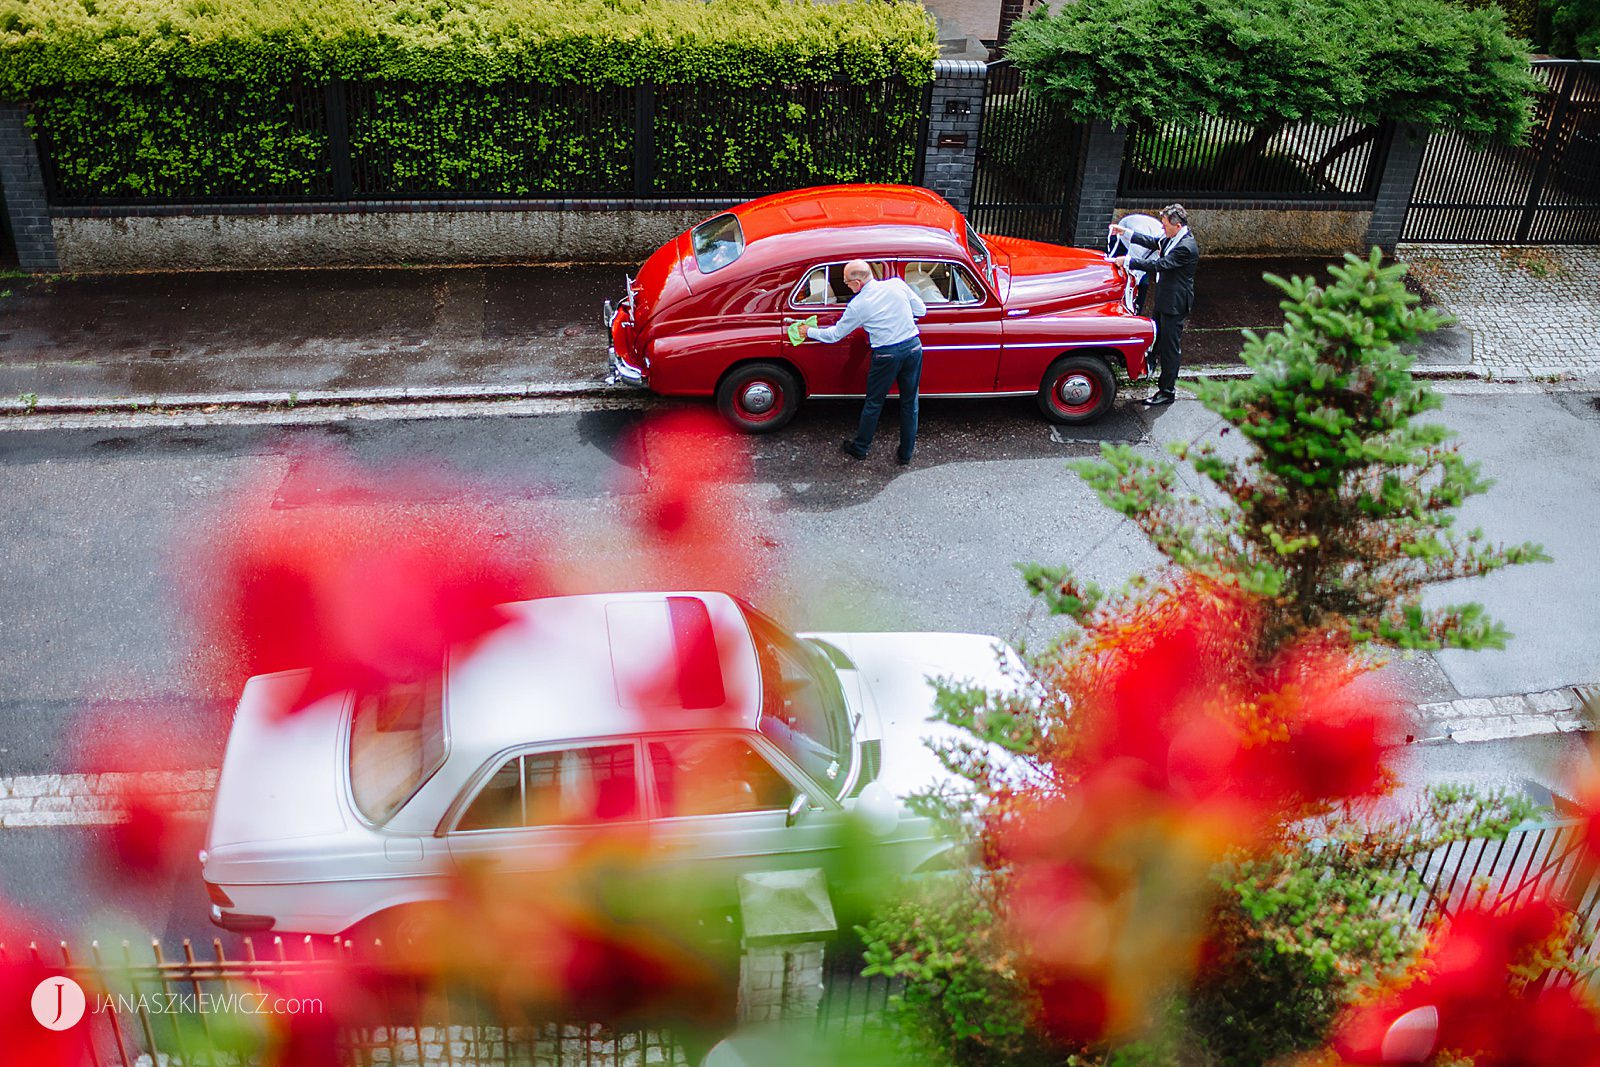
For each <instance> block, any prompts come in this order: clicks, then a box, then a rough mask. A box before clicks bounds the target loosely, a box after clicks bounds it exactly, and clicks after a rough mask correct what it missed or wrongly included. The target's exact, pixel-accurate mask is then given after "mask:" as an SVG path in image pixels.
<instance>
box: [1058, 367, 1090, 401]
mask: <svg viewBox="0 0 1600 1067" xmlns="http://www.w3.org/2000/svg"><path fill="white" fill-rule="evenodd" d="M1056 394H1057V395H1058V396H1060V397H1061V402H1062V403H1063V404H1073V405H1077V404H1086V403H1088V402H1089V398H1090V397H1092V396H1094V383H1093V382H1091V381H1089V379H1088V378H1087V377H1085V376H1084V375H1082V374H1069V375H1067V376H1066V377H1065V378H1063V379H1061V384H1060V385H1059V386H1057V387H1056Z"/></svg>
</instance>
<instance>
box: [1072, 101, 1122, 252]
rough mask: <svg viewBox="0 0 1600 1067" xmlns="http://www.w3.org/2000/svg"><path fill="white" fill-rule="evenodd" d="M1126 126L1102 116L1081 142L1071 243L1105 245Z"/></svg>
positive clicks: (1102, 248) (1097, 246)
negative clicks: (1078, 178)
mask: <svg viewBox="0 0 1600 1067" xmlns="http://www.w3.org/2000/svg"><path fill="white" fill-rule="evenodd" d="M1127 143H1128V128H1127V127H1126V126H1113V125H1111V123H1109V122H1106V121H1104V120H1102V119H1096V120H1095V121H1093V122H1091V123H1090V124H1089V130H1088V133H1087V135H1086V136H1085V137H1084V144H1083V182H1082V184H1081V185H1080V186H1079V187H1078V204H1077V211H1076V213H1075V214H1074V215H1073V227H1072V243H1073V244H1075V245H1077V246H1078V247H1079V248H1098V249H1100V250H1102V251H1104V250H1105V246H1106V227H1107V226H1109V225H1111V216H1112V214H1113V213H1115V212H1116V210H1117V184H1118V183H1119V182H1120V181H1121V180H1122V152H1123V149H1124V148H1126V147H1127Z"/></svg>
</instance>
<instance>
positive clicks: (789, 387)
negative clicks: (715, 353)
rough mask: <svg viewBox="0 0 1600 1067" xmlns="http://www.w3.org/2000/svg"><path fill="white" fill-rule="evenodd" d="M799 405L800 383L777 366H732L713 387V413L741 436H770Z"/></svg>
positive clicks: (781, 367)
mask: <svg viewBox="0 0 1600 1067" xmlns="http://www.w3.org/2000/svg"><path fill="white" fill-rule="evenodd" d="M799 406H800V380H799V379H798V378H796V377H795V376H794V372H793V371H791V370H789V369H788V368H787V367H783V366H780V365H779V364H777V363H746V364H745V365H744V366H742V367H735V368H734V369H733V370H731V371H729V372H728V376H727V377H726V378H724V379H722V384H721V385H719V386H718V387H717V410H719V411H721V412H722V417H723V418H725V419H727V420H728V421H729V422H731V423H732V424H733V425H734V426H735V427H737V428H738V429H740V430H742V431H744V432H745V433H771V432H772V431H773V430H776V429H778V428H779V427H781V426H783V425H784V424H785V423H787V422H788V421H789V420H790V419H792V418H794V412H795V408H797V407H799Z"/></svg>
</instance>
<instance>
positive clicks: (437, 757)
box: [350, 675, 445, 826]
mask: <svg viewBox="0 0 1600 1067" xmlns="http://www.w3.org/2000/svg"><path fill="white" fill-rule="evenodd" d="M442 694H443V689H442V680H441V679H440V678H439V677H438V676H437V675H436V676H434V677H431V678H428V679H426V680H424V681H420V682H408V683H404V684H400V685H393V686H390V687H389V688H388V689H386V690H385V691H383V692H382V693H372V694H368V695H365V696H361V697H358V698H357V699H356V709H355V714H354V715H352V716H351V718H350V792H351V795H352V796H354V798H355V802H356V806H357V807H358V808H360V809H361V813H362V814H363V815H365V816H366V817H367V819H368V820H369V821H370V822H372V823H374V824H376V825H380V826H381V825H382V824H384V823H386V822H388V821H389V819H390V818H392V817H393V816H394V813H395V812H397V811H399V810H400V809H401V807H403V806H404V805H405V802H406V801H408V800H410V799H411V796H412V794H414V793H415V792H416V791H417V790H418V789H419V788H421V786H422V783H423V782H426V781H427V780H428V779H429V778H430V777H432V775H433V772H434V771H436V770H438V769H439V765H440V764H442V763H443V762H444V756H445V731H444V701H443V696H442Z"/></svg>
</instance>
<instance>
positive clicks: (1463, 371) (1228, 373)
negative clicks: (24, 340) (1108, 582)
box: [0, 363, 1489, 419]
mask: <svg viewBox="0 0 1600 1067" xmlns="http://www.w3.org/2000/svg"><path fill="white" fill-rule="evenodd" d="M1252 373H1253V372H1252V371H1251V370H1250V369H1249V368H1248V367H1196V368H1194V369H1193V370H1191V371H1188V372H1186V375H1185V377H1188V378H1190V379H1195V378H1204V379H1218V380H1227V379H1239V378H1248V377H1249V376H1250V375H1251V374H1252ZM1411 373H1412V375H1413V376H1414V377H1416V378H1418V379H1420V380H1423V381H1458V380H1463V379H1465V380H1472V381H1484V380H1486V379H1487V378H1488V377H1489V376H1488V375H1486V374H1485V372H1484V371H1483V370H1482V369H1480V368H1477V367H1473V366H1471V365H1469V364H1464V363H1460V364H1437V365H1434V366H1427V367H1414V368H1412V372H1411ZM1182 381H1183V379H1182V378H1180V379H1179V384H1182ZM1136 384H1137V383H1136ZM652 395H653V394H651V393H649V392H647V391H644V390H639V389H635V388H633V387H631V386H614V385H606V384H605V383H603V382H598V381H596V382H527V383H523V384H516V385H444V386H419V387H412V386H402V387H395V386H389V387H384V388H377V389H307V390H305V391H304V392H299V391H284V390H278V391H256V392H232V393H174V394H169V395H165V396H157V395H149V396H126V397H93V396H89V397H82V396H79V397H74V396H64V397H57V396H35V395H33V394H23V395H22V396H19V397H6V398H3V399H0V417H4V418H14V419H23V418H28V417H29V416H43V415H87V414H97V413H103V412H140V411H152V410H159V411H193V410H203V409H206V408H234V409H247V410H249V409H256V410H260V409H285V410H289V409H294V408H327V407H349V406H353V405H359V404H430V403H432V404H437V403H449V402H452V401H457V402H459V401H478V402H485V401H488V402H493V401H500V400H504V401H516V400H586V399H594V398H599V397H612V398H616V397H627V396H638V397H641V398H644V397H650V396H652Z"/></svg>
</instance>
